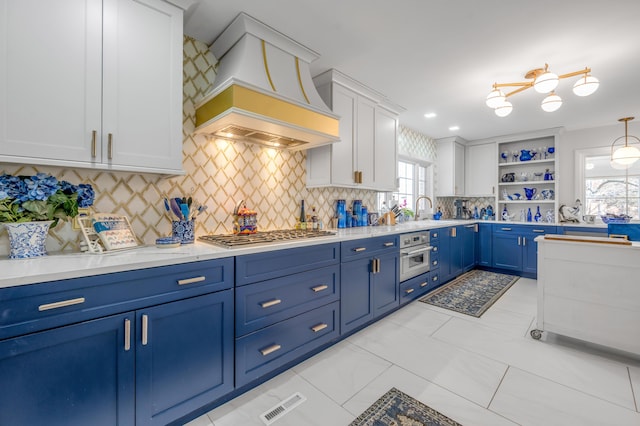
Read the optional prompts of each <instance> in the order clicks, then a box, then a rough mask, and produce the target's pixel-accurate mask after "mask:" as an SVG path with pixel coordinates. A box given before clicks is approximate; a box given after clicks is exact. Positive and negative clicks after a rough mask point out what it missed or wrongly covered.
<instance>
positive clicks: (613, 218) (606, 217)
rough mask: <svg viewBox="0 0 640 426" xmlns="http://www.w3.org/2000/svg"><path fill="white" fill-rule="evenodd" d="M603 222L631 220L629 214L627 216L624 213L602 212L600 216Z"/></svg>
mask: <svg viewBox="0 0 640 426" xmlns="http://www.w3.org/2000/svg"><path fill="white" fill-rule="evenodd" d="M600 217H601V218H602V221H603V222H604V223H629V221H630V220H631V216H627V215H626V214H620V215H616V214H610V213H608V214H603V215H601V216H600Z"/></svg>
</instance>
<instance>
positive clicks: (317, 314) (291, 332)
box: [236, 302, 340, 387]
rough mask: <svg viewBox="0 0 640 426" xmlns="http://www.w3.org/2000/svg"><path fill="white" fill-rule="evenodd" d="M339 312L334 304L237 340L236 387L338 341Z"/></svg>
mask: <svg viewBox="0 0 640 426" xmlns="http://www.w3.org/2000/svg"><path fill="white" fill-rule="evenodd" d="M339 312H340V308H339V302H333V303H331V304H329V305H325V306H323V307H321V308H317V309H314V310H312V311H309V312H307V313H304V314H301V315H298V316H296V317H293V318H290V319H288V320H286V321H282V322H279V323H277V324H274V325H272V326H270V327H267V328H264V329H262V330H260V331H256V332H255V333H251V334H249V335H247V336H244V337H241V338H239V339H236V387H240V386H243V385H245V384H247V383H249V382H251V381H252V380H255V379H258V378H259V377H260V376H262V375H264V374H267V373H269V372H271V371H273V370H275V369H276V368H278V367H280V366H282V365H284V364H286V363H288V362H290V361H293V360H295V359H297V358H298V357H301V356H303V355H304V354H306V353H308V352H310V351H312V350H313V349H315V348H317V347H319V346H321V345H323V344H325V343H328V342H330V341H332V340H333V339H337V338H338V337H339V330H338V329H339V324H340V318H339V315H340V313H339ZM314 329H315V330H316V331H314Z"/></svg>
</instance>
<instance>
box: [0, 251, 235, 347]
mask: <svg viewBox="0 0 640 426" xmlns="http://www.w3.org/2000/svg"><path fill="white" fill-rule="evenodd" d="M230 288H233V258H225V259H217V260H208V261H202V262H191V263H183V264H179V265H172V266H162V267H157V268H148V269H139V270H135V271H129V272H117V273H113V274H103V275H95V276H90V277H83V278H74V279H69V280H60V281H51V282H46V283H38V284H31V285H23V286H17V287H10V288H5V289H0V300H2V303H1V304H0V339H4V338H7V337H13V336H17V335H21V334H27V333H31V332H34V331H39V330H44V329H47V328H53V327H59V326H62V325H66V324H71V323H74V322H79V321H85V320H89V319H93V318H99V317H103V316H106V315H111V314H115V313H121V312H127V311H131V310H135V309H138V308H140V307H143V306H150V305H154V304H160V303H166V302H171V301H173V300H178V299H182V298H186V297H192V296H198V295H201V294H206V293H211V292H214V291H219V290H224V289H230Z"/></svg>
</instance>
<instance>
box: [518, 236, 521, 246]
mask: <svg viewBox="0 0 640 426" xmlns="http://www.w3.org/2000/svg"><path fill="white" fill-rule="evenodd" d="M520 244H521V237H519V236H518V245H520Z"/></svg>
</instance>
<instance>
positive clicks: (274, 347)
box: [260, 345, 282, 356]
mask: <svg viewBox="0 0 640 426" xmlns="http://www.w3.org/2000/svg"><path fill="white" fill-rule="evenodd" d="M280 349H282V346H280V345H271V346H269V347H268V348H264V349H260V353H261V354H262V356H267V355H269V354H272V353H274V352H275V351H278V350H280Z"/></svg>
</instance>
